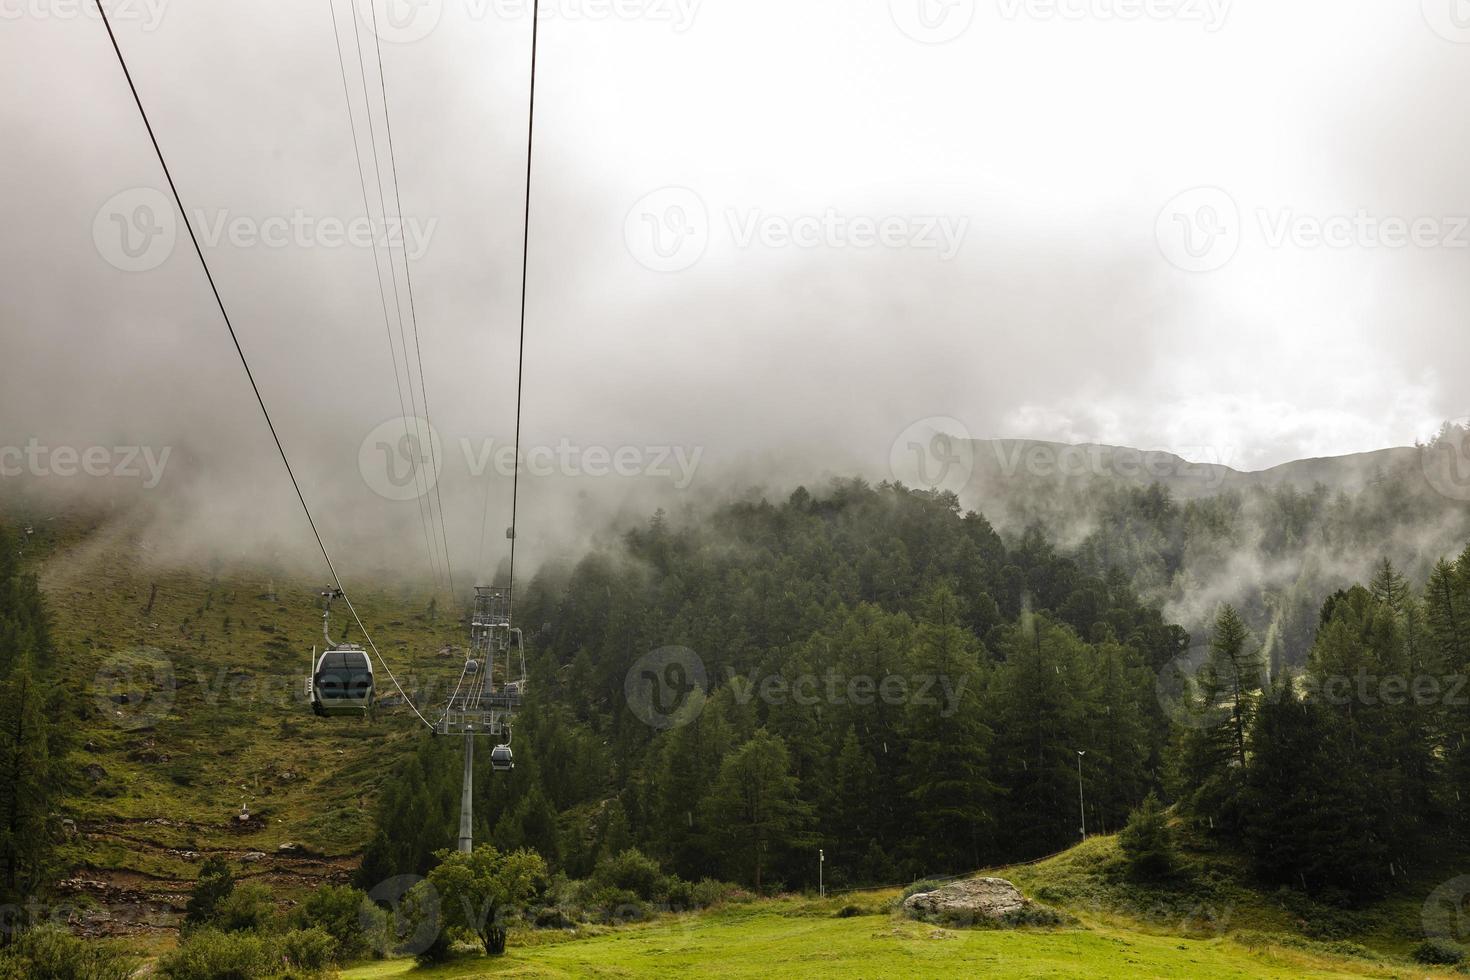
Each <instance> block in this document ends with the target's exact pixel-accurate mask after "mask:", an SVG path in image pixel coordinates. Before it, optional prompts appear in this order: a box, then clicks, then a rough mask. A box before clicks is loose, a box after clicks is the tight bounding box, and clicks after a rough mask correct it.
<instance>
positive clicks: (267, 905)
mask: <svg viewBox="0 0 1470 980" xmlns="http://www.w3.org/2000/svg"><path fill="white" fill-rule="evenodd" d="M209 921H210V924H211V925H212V926H214V927H215V928H217V929H219V930H220V931H221V932H250V931H261V930H266V929H270V928H271V927H272V926H273V925H274V924H275V921H276V900H275V897H274V896H273V895H272V894H271V891H270V889H269V888H267V887H265V886H264V885H260V884H256V883H255V882H246V883H245V884H243V885H239V886H238V887H236V888H235V889H234V890H233V891H231V892H230V894H228V895H226V896H225V897H224V898H223V899H221V900H220V902H219V904H218V905H216V906H215V910H214V915H213V916H212V917H211V918H210V920H209Z"/></svg>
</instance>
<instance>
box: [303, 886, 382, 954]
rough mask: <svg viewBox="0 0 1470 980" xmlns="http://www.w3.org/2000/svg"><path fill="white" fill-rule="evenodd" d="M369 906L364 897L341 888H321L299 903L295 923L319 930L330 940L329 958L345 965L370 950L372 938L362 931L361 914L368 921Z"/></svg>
mask: <svg viewBox="0 0 1470 980" xmlns="http://www.w3.org/2000/svg"><path fill="white" fill-rule="evenodd" d="M372 908H373V906H372V903H371V902H369V901H368V897H367V895H365V894H363V893H362V892H360V891H358V890H357V889H355V888H349V887H347V886H345V885H322V886H320V887H318V888H316V889H314V890H313V891H312V892H311V894H310V895H308V896H307V897H306V899H305V900H304V901H302V903H301V905H300V906H298V908H297V909H296V913H295V920H296V922H297V924H298V925H299V926H300V927H301V928H302V929H307V930H320V931H322V932H324V933H326V934H327V935H328V936H330V937H331V939H332V942H333V948H332V953H331V957H332V959H333V960H335V961H337V962H339V963H347V962H350V961H352V960H355V959H360V958H362V957H364V956H367V955H368V954H369V953H371V952H372V951H373V948H374V944H373V939H374V937H373V936H371V935H369V933H368V931H367V930H365V929H364V928H363V923H364V918H365V916H364V912H365V911H366V912H368V915H367V916H366V918H367V920H368V922H369V923H371V922H372V920H373V918H374V916H372V914H371V911H372Z"/></svg>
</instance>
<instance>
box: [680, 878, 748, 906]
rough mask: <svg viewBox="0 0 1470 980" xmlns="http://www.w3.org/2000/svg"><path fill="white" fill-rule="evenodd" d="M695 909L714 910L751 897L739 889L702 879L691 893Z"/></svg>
mask: <svg viewBox="0 0 1470 980" xmlns="http://www.w3.org/2000/svg"><path fill="white" fill-rule="evenodd" d="M691 895H692V897H693V900H694V907H695V908H697V909H708V908H713V907H714V906H716V905H723V904H724V903H726V902H737V901H743V900H745V899H746V898H748V897H749V896H747V895H746V894H745V892H743V891H742V890H741V889H740V888H739V887H737V886H735V885H731V884H728V883H726V882H723V881H716V880H715V879H713V878H701V879H700V880H699V881H698V883H696V884H695V885H694V887H693V889H692V891H691Z"/></svg>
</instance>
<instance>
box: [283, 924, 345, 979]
mask: <svg viewBox="0 0 1470 980" xmlns="http://www.w3.org/2000/svg"><path fill="white" fill-rule="evenodd" d="M280 950H281V956H282V958H283V959H284V960H285V961H286V965H287V966H288V967H289V968H290V970H291V972H292V973H294V974H305V975H308V976H311V975H315V974H318V973H322V972H323V971H325V970H326V969H327V967H329V966H331V965H332V963H334V962H337V961H338V960H337V950H338V944H337V940H336V939H335V938H334V937H333V936H332V935H331V934H330V933H328V932H327V931H326V930H325V929H320V928H311V929H292V930H291V931H290V932H288V933H286V934H285V935H284V936H282V937H281V939H280Z"/></svg>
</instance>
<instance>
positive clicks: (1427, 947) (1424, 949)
mask: <svg viewBox="0 0 1470 980" xmlns="http://www.w3.org/2000/svg"><path fill="white" fill-rule="evenodd" d="M1409 955H1410V956H1412V957H1413V958H1414V962H1415V963H1425V964H1428V965H1431V966H1457V965H1459V964H1460V963H1463V962H1465V950H1464V949H1463V948H1462V947H1460V946H1458V945H1456V944H1455V943H1452V942H1450V941H1449V940H1447V939H1426V940H1424V941H1423V942H1422V943H1420V944H1419V945H1418V946H1415V947H1414V951H1413V952H1412V953H1410V954H1409Z"/></svg>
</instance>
